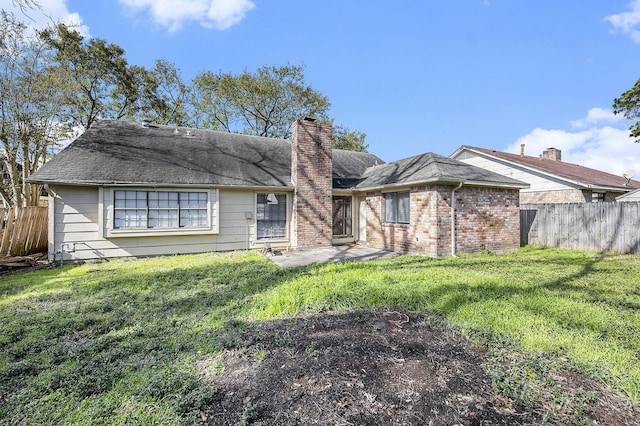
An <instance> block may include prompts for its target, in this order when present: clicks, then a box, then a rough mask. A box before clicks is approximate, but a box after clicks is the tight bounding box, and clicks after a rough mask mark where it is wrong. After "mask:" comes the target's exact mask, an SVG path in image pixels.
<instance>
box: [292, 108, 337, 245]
mask: <svg viewBox="0 0 640 426" xmlns="http://www.w3.org/2000/svg"><path fill="white" fill-rule="evenodd" d="M331 137H332V130H331V125H330V124H321V123H318V122H316V121H310V120H308V119H305V120H299V121H296V122H295V123H294V124H293V135H292V144H291V180H292V182H293V185H294V187H295V190H294V194H293V206H292V215H291V216H292V236H291V244H292V246H294V247H297V248H311V247H322V246H330V245H331V236H332V223H331V222H332V204H331V194H332V171H333V167H332V162H331Z"/></svg>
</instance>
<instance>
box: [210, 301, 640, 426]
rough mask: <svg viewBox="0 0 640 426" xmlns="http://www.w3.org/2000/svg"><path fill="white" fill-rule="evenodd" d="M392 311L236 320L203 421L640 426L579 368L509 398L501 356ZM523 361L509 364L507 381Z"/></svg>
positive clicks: (215, 365)
mask: <svg viewBox="0 0 640 426" xmlns="http://www.w3.org/2000/svg"><path fill="white" fill-rule="evenodd" d="M383 313H384V312H383V311H373V310H366V311H358V312H351V313H347V314H317V315H308V316H302V317H298V318H293V319H285V320H276V321H270V322H264V323H259V324H256V325H252V326H249V327H246V328H241V329H240V330H238V328H237V327H235V326H237V325H234V324H230V330H231V331H229V332H228V333H227V334H225V336H224V337H223V348H222V349H223V352H222V353H223V354H224V355H223V356H221V357H220V358H219V359H215V360H205V361H203V362H202V363H201V364H200V365H199V366H200V369H201V371H200V373H201V375H202V377H203V379H204V380H213V381H214V382H215V383H216V386H217V389H218V391H217V393H216V397H215V399H214V400H213V401H211V403H210V404H209V406H208V407H207V408H206V409H205V410H203V411H202V413H201V420H202V423H203V424H208V425H251V424H254V425H258V424H259V425H303V424H304V425H485V424H498V425H538V424H542V423H549V424H567V422H570V421H578V420H580V419H582V420H584V419H592V420H594V421H595V422H597V423H596V424H600V425H639V424H640V407H639V406H638V405H635V406H633V405H631V404H629V403H628V402H626V401H625V400H624V399H622V398H620V397H619V396H617V395H615V394H613V393H611V392H609V391H608V390H606V389H604V388H603V387H602V386H601V385H599V384H598V383H596V382H594V381H592V380H589V379H587V378H585V377H584V376H582V375H580V374H577V373H575V372H571V371H554V372H553V381H554V383H553V384H552V385H551V384H548V383H547V385H548V386H549V387H550V388H549V389H547V388H540V387H536V386H537V385H535V384H534V385H532V386H528V385H527V386H525V387H523V388H522V391H523V393H524V392H525V391H527V392H529V391H530V392H529V393H532V394H534V395H537V396H536V398H534V400H533V403H529V404H524V403H522V401H518V400H517V398H515V399H510V398H508V397H506V396H503V395H499V394H498V393H497V391H496V389H495V386H494V381H493V380H492V377H496V376H495V373H493V374H494V375H493V376H492V375H491V374H492V373H490V372H489V370H491V369H494V370H495V368H496V361H495V358H494V359H492V360H490V357H489V354H488V352H487V351H486V350H485V349H483V348H480V347H475V346H473V345H472V344H470V343H469V342H468V341H466V340H465V339H463V338H462V337H460V336H459V335H457V334H456V333H454V332H451V331H447V330H446V328H444V327H442V324H441V323H438V320H437V319H434V318H429V317H422V316H417V317H416V316H412V317H411V318H410V321H409V323H407V324H402V325H400V326H398V325H396V324H394V323H390V322H388V321H385V320H384V319H383ZM512 362H513V358H511V361H505V364H504V365H503V366H498V369H500V368H503V367H504V369H505V370H504V371H506V372H507V373H506V374H505V377H509V373H508V371H509V370H508V369H509V368H513V365H511V366H509V365H508V364H509V363H512ZM490 364H491V365H492V366H491V367H488V365H490ZM503 378H504V377H503ZM514 387H515V388H517V384H514ZM551 388H552V389H551ZM577 424H585V423H584V422H580V423H577Z"/></svg>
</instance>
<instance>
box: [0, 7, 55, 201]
mask: <svg viewBox="0 0 640 426" xmlns="http://www.w3.org/2000/svg"><path fill="white" fill-rule="evenodd" d="M30 34H31V33H30V32H29V31H27V28H26V26H25V25H24V24H23V23H21V22H19V21H18V20H16V19H15V17H14V16H13V15H11V14H9V13H6V12H5V11H2V12H1V13H0V40H1V42H0V148H1V149H0V158H1V160H2V162H1V167H0V174H1V175H2V182H1V184H0V196H1V197H2V199H4V201H5V203H6V204H8V205H10V206H12V207H16V208H20V207H24V206H28V205H35V204H37V202H38V198H39V192H40V187H39V186H37V185H30V184H28V183H27V182H26V179H27V178H28V177H29V176H30V175H31V174H32V173H33V172H35V170H36V169H37V168H38V167H40V166H41V165H42V164H43V163H44V162H45V161H46V160H47V158H48V156H49V155H50V154H51V151H52V149H53V148H54V147H55V146H56V144H57V143H58V142H59V141H60V140H61V139H62V138H64V137H65V135H66V129H65V127H64V126H61V125H60V124H59V123H58V122H57V121H56V116H57V115H58V113H59V111H60V104H61V102H60V99H59V97H58V96H59V90H58V87H59V86H60V84H61V82H62V81H64V80H65V79H64V78H62V77H61V76H60V75H59V74H58V73H57V71H58V70H57V69H52V68H50V67H49V65H50V61H51V60H52V58H51V56H50V54H49V51H48V49H47V47H46V45H45V44H44V43H42V42H41V41H40V40H39V38H38V37H37V36H33V35H30Z"/></svg>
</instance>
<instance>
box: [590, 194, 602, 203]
mask: <svg viewBox="0 0 640 426" xmlns="http://www.w3.org/2000/svg"><path fill="white" fill-rule="evenodd" d="M591 201H592V202H594V203H604V192H592V193H591Z"/></svg>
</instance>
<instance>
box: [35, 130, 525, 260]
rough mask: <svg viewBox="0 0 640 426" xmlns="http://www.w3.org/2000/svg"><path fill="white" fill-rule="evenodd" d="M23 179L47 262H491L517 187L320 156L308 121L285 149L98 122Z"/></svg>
mask: <svg viewBox="0 0 640 426" xmlns="http://www.w3.org/2000/svg"><path fill="white" fill-rule="evenodd" d="M30 180H31V181H32V182H37V183H42V184H46V185H47V188H48V191H49V197H50V202H49V212H50V216H49V217H50V220H49V256H50V258H51V259H52V260H55V259H56V256H57V258H58V259H59V258H60V254H61V253H62V254H63V255H64V259H65V260H85V259H94V258H111V257H122V256H148V255H166V254H176V253H196V252H206V251H228V250H242V249H252V248H264V247H265V246H267V245H268V246H270V247H271V248H295V249H304V248H314V247H323V246H330V245H332V244H344V243H361V244H367V245H371V246H376V247H381V248H386V249H389V250H396V251H403V252H412V253H421V254H425V255H429V256H441V255H447V254H451V253H456V252H475V251H480V250H492V251H500V250H504V249H506V248H511V247H517V246H518V245H519V224H520V221H519V204H518V191H519V190H520V189H523V188H526V187H527V185H526V184H523V183H522V182H519V181H516V180H514V179H511V178H509V177H505V176H502V175H499V174H497V173H493V172H490V171H486V170H483V169H481V168H477V167H474V166H470V165H468V164H466V163H463V162H460V161H456V160H452V159H450V158H447V157H442V156H439V155H435V154H424V155H420V156H416V157H411V158H408V159H404V160H400V161H395V162H392V163H386V164H383V162H382V161H381V160H380V159H379V158H377V157H376V156H374V155H371V154H368V153H361V152H352V151H343V150H332V148H331V126H330V125H327V124H320V123H318V122H315V121H313V120H312V119H305V120H300V121H297V122H296V123H294V125H293V135H292V140H291V141H288V140H278V139H270V138H263V137H256V136H248V135H241V134H233V133H224V132H216V131H210V130H197V129H187V128H182V127H178V128H176V127H169V126H155V125H149V124H148V123H144V124H142V125H141V124H135V123H125V122H118V121H106V120H105V121H98V122H97V123H95V124H94V125H93V126H92V127H91V128H90V129H88V130H87V131H86V132H85V133H84V134H82V135H81V136H80V137H79V138H78V139H76V140H75V141H74V142H73V143H71V144H70V145H69V146H67V147H66V148H65V149H64V150H62V151H61V152H60V153H59V154H58V155H56V156H55V157H54V158H53V159H52V160H51V161H50V162H48V163H47V164H45V165H44V166H43V167H42V168H41V169H40V170H39V171H38V172H36V173H35V174H34V175H33V176H32V177H31V179H30ZM452 219H455V221H453V222H452ZM453 224H455V226H453Z"/></svg>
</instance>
